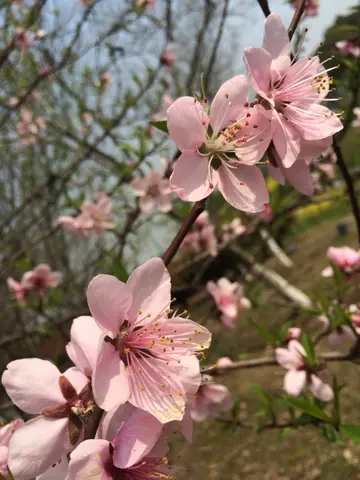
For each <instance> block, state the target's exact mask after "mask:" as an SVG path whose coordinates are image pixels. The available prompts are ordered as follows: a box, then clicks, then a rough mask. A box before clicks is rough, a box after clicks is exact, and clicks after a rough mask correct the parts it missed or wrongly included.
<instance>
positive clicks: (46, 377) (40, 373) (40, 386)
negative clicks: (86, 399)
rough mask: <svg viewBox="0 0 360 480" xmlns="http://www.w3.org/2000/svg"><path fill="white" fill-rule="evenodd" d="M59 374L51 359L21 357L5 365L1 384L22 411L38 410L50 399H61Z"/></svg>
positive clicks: (51, 400)
mask: <svg viewBox="0 0 360 480" xmlns="http://www.w3.org/2000/svg"><path fill="white" fill-rule="evenodd" d="M59 377H60V372H59V370H58V369H57V368H56V367H55V365H54V364H52V363H51V362H48V361H46V360H40V359H39V358H25V359H22V360H14V361H13V362H10V363H9V364H8V365H7V370H5V372H4V373H3V375H2V384H3V385H4V387H5V390H6V393H7V394H8V395H9V397H10V398H11V400H12V401H13V402H14V403H15V405H17V406H18V407H19V408H21V409H22V410H24V412H27V413H40V412H41V410H42V409H43V408H45V407H48V406H49V405H51V404H53V403H64V397H63V395H62V393H61V391H60V387H59Z"/></svg>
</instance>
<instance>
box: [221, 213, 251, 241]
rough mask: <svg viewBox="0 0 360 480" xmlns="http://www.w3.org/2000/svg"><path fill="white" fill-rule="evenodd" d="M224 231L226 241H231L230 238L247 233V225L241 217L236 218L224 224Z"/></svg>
mask: <svg viewBox="0 0 360 480" xmlns="http://www.w3.org/2000/svg"><path fill="white" fill-rule="evenodd" d="M222 231H223V240H224V242H230V240H233V239H234V238H236V237H238V236H239V235H242V234H243V233H245V232H246V227H245V225H243V224H242V222H241V220H240V218H234V220H232V221H231V222H230V223H227V224H226V225H223V227H222Z"/></svg>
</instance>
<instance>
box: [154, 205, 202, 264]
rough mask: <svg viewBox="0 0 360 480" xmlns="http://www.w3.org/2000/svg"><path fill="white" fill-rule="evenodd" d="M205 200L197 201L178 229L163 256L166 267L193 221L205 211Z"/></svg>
mask: <svg viewBox="0 0 360 480" xmlns="http://www.w3.org/2000/svg"><path fill="white" fill-rule="evenodd" d="M205 203H206V199H205V198H204V199H202V200H199V201H198V202H196V203H195V204H194V206H193V207H192V209H191V211H190V213H189V215H188V217H187V218H186V220H185V222H184V223H183V225H182V226H181V227H180V230H179V231H178V233H177V234H176V236H175V238H174V240H173V241H172V242H171V244H170V246H169V248H168V249H167V250H166V252H165V253H164V255H163V260H164V263H165V265H166V266H168V265H169V263H170V262H171V260H172V259H173V258H174V256H175V254H176V252H177V251H178V250H179V247H180V245H181V244H182V242H183V240H184V238H185V236H186V234H187V233H188V232H189V230H190V228H191V227H192V226H193V224H194V223H195V220H196V219H197V218H198V216H199V215H200V214H201V213H202V212H203V211H204V210H205Z"/></svg>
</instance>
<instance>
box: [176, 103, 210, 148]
mask: <svg viewBox="0 0 360 480" xmlns="http://www.w3.org/2000/svg"><path fill="white" fill-rule="evenodd" d="M167 118H168V130H169V136H170V138H171V140H173V141H174V142H175V143H176V146H177V147H178V149H179V150H180V151H181V152H186V151H189V150H190V151H194V150H197V149H198V148H199V147H201V145H202V144H203V143H204V141H205V138H206V129H207V126H208V124H209V117H208V116H207V114H206V113H205V111H204V109H203V108H202V106H201V105H200V103H199V102H198V101H197V100H195V99H194V98H193V97H181V98H178V99H177V100H175V102H174V103H173V104H172V105H171V106H170V107H169V109H168V111H167Z"/></svg>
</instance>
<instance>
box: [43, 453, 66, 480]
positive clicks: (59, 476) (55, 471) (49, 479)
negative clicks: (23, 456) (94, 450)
mask: <svg viewBox="0 0 360 480" xmlns="http://www.w3.org/2000/svg"><path fill="white" fill-rule="evenodd" d="M68 469H69V461H68V459H67V457H66V456H64V457H63V458H61V459H60V460H59V461H58V463H56V464H54V465H51V467H50V468H49V470H46V472H45V473H42V474H41V475H39V476H38V477H36V480H67V478H68Z"/></svg>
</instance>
